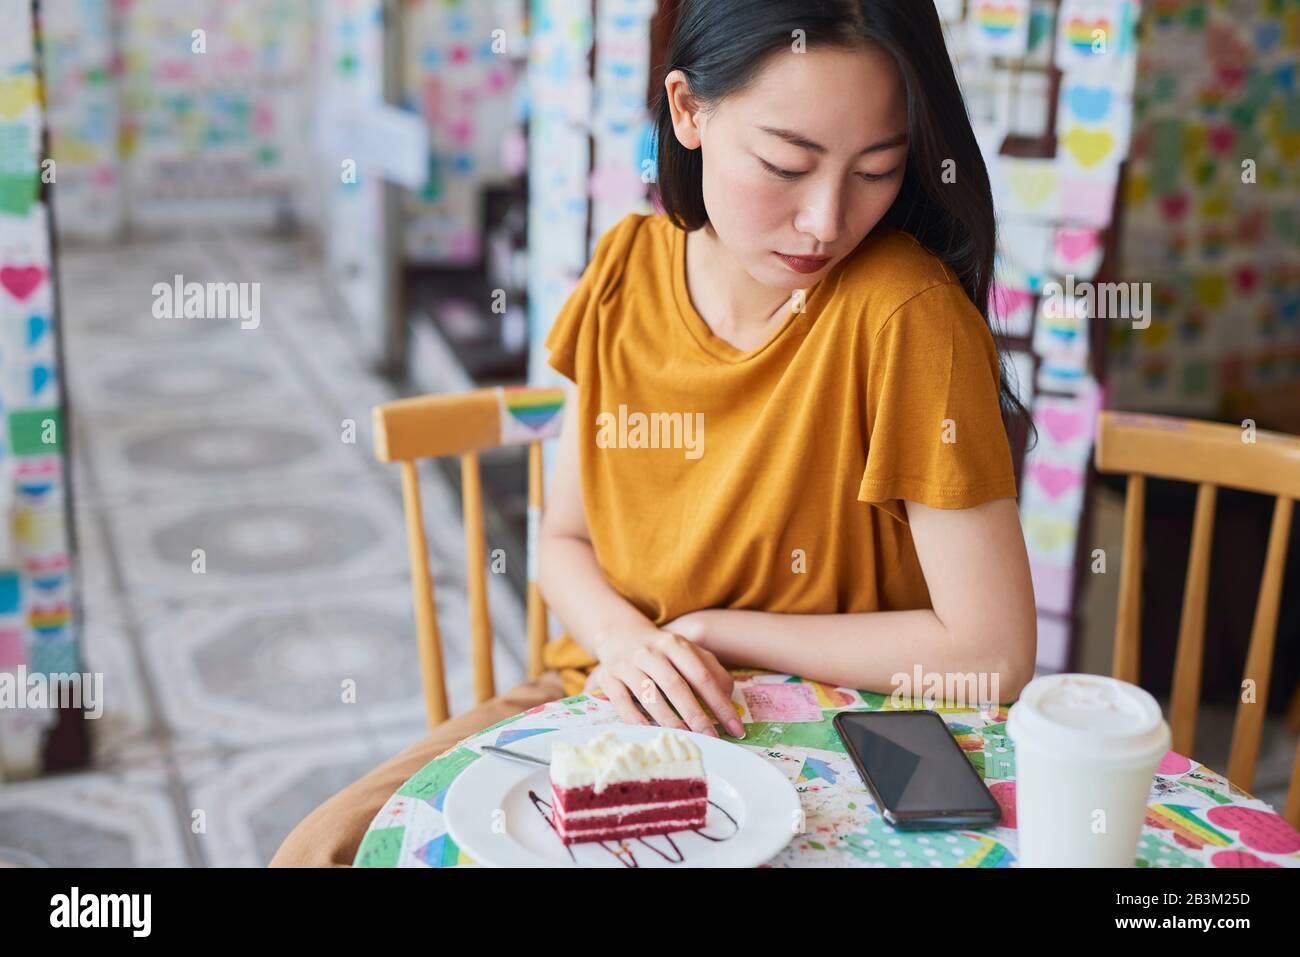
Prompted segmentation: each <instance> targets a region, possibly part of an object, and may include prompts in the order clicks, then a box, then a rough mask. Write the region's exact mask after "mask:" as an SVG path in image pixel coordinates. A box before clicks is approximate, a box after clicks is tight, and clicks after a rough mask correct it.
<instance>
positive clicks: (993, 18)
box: [975, 2, 1025, 37]
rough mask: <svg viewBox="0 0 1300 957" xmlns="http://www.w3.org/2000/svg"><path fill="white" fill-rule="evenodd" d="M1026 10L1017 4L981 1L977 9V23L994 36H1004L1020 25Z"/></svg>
mask: <svg viewBox="0 0 1300 957" xmlns="http://www.w3.org/2000/svg"><path fill="white" fill-rule="evenodd" d="M1024 15H1025V11H1024V9H1023V8H1021V7H1018V6H1016V5H1015V4H1010V3H1008V4H1000V3H996V2H994V3H981V4H980V5H979V6H978V7H976V9H975V24H976V26H978V27H979V28H980V29H981V30H982V31H984V32H985V33H987V34H988V35H989V36H992V37H1004V36H1007V35H1008V34H1010V33H1011V31H1013V30H1015V29H1016V28H1017V27H1018V26H1020V21H1021V20H1023V19H1024Z"/></svg>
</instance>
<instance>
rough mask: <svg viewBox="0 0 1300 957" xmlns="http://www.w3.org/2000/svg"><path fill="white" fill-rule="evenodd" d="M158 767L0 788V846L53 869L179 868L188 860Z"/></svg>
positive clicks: (170, 794) (163, 775)
mask: <svg viewBox="0 0 1300 957" xmlns="http://www.w3.org/2000/svg"><path fill="white" fill-rule="evenodd" d="M177 813H178V812H177V806H176V803H175V801H174V799H173V792H172V789H171V788H170V786H169V781H168V775H167V774H166V772H165V771H163V770H160V769H154V768H149V769H142V768H133V769H130V770H126V771H118V772H95V771H92V772H85V773H76V774H66V775H56V776H53V777H49V778H44V779H40V780H35V781H24V782H17V783H8V784H6V785H5V786H4V787H3V788H0V847H15V848H18V849H19V850H22V851H26V852H27V853H29V854H32V855H34V856H36V857H37V858H39V859H40V860H42V861H44V862H45V863H47V864H49V865H51V866H53V867H148V866H164V867H165V866H177V865H180V864H184V863H186V861H187V857H186V850H185V844H184V841H183V839H182V837H181V833H182V832H181V829H180V818H178V816H177Z"/></svg>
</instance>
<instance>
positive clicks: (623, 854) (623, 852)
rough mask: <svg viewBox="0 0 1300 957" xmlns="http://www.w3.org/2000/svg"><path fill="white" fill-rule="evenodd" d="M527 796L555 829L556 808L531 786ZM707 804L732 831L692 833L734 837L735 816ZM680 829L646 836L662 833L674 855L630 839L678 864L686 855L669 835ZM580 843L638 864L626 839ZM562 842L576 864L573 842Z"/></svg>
mask: <svg viewBox="0 0 1300 957" xmlns="http://www.w3.org/2000/svg"><path fill="white" fill-rule="evenodd" d="M528 800H529V801H531V802H532V803H533V807H534V808H536V809H537V813H538V814H540V815H541V816H542V820H544V821H545V822H546V825H547V827H549V828H550V829H551V830H552V831H554V830H556V827H555V809H554V807H552V805H551V803H550V802H549V801H547V800H545V799H544V798H542V797H541V795H539V794H538V793H537V792H536V791H534V790H532V789H531V788H530V789H529V791H528ZM709 804H710V805H711V806H713V807H716V808H717V809H718V811H719V812H720V813H721V814H722V816H723V817H725V818H726V819H727V820H728V821H730V822H731V833H730V834H706V833H705V832H704V831H702V830H701V829H699V828H697V827H693V828H690V829H689V830H691V831H692V832H694V833H695V834H698V835H699V836H700V837H702V838H704V839H705V840H706V841H712V842H713V843H715V844H717V843H720V842H722V841H726V840H730V839H731V838H733V837H735V836H736V833H737V832H738V831H739V830H740V825H739V824H737V823H736V819H735V818H734V817H732V816H731V815H730V814H728V813H727V812H726V810H725V809H723V808H722V807H721V806H720V805H718V804H716V803H714V802H713V801H710V802H709ZM680 833H682V832H681V831H672V832H666V833H664V834H650V835H647V837H662V838H663V839H664V840H666V841H667V842H668V844H669V846H670V847H671V848H672V852H673V855H675V856H671V857H670V856H669V855H668V854H667V853H665V852H664V851H663V850H661V849H660V848H657V847H655V846H654V845H653V844H651V843H649V842H648V841H647V840H646V838H644V837H634V838H632V840H634V841H636V842H638V843H640V844H643V845H645V846H646V847H648V848H649V849H650V850H652V851H654V852H655V853H656V854H658V855H659V856H660V857H661V858H663V859H664V860H665V861H667V862H668V863H669V864H680V863H682V861H684V860H686V855H685V854H684V853H683V851H682V849H681V848H680V847H678V846H677V842H676V841H674V840H673V838H672V835H673V834H680ZM561 843H563V842H561ZM579 843H587V844H599V845H600V846H601V849H602V850H604V851H605V852H606V853H607V854H612V855H613V856H614V858H615V859H616V860H617V861H618V862H619V863H620V864H622V865H623V866H624V867H640V866H641V865H640V864H639V863H638V862H637V859H636V854H635V853H633V851H632V848H630V847H628V846H627V843H626V842H625V841H618V842H611V841H583V842H579ZM611 843H613V844H615V847H616V848H617V850H616V849H615V847H610V844H611ZM563 846H564V849H565V850H566V851H568V852H569V860H571V861H573V862H574V863H575V864H576V863H577V862H578V861H577V858H575V857H574V856H573V845H572V844H564V845H563Z"/></svg>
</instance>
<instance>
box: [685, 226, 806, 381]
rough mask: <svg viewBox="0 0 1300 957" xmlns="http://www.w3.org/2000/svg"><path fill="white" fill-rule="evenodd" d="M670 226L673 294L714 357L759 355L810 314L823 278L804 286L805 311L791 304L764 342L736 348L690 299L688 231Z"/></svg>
mask: <svg viewBox="0 0 1300 957" xmlns="http://www.w3.org/2000/svg"><path fill="white" fill-rule="evenodd" d="M670 229H671V233H672V236H671V239H670V242H669V249H670V252H671V256H672V264H673V267H672V272H673V278H672V284H673V298H674V299H675V300H676V306H677V309H676V312H677V316H678V318H679V319H680V320H681V322H682V324H683V325H684V326H685V327H686V331H687V332H688V333H689V334H690V336H691V338H692V339H694V340H695V342H696V344H697V345H699V347H700V348H701V349H703V350H704V351H705V352H707V353H708V354H709V355H711V356H712V357H713V358H715V359H719V360H721V361H723V362H730V363H733V364H737V363H742V362H747V361H749V360H751V359H756V358H758V357H759V356H760V355H762V354H763V353H765V352H767V351H768V350H769V349H771V348H772V347H773V346H775V345H776V344H777V343H778V342H780V341H781V340H782V339H784V338H785V336H786V334H787V333H788V332H789V331H790V328H791V327H792V326H793V325H795V323H796V320H798V319H799V318H800V317H801V316H804V317H806V316H808V315H809V314H810V312H811V310H810V309H809V301H810V300H811V298H812V293H813V292H814V291H815V290H816V289H817V288H818V287H819V286H820V284H821V280H818V281H817V282H816V283H814V284H813V285H811V286H809V287H808V289H806V290H805V296H804V309H803V312H800V311H798V310H797V309H795V308H794V306H793V305H791V307H790V309H789V312H788V313H787V314H786V317H785V320H784V321H783V322H782V323H781V325H780V326H778V327H777V328H776V329H775V330H774V331H773V332H772V334H771V335H770V336H768V337H767V339H766V340H765V341H764V342H763V343H762V345H759V346H757V347H755V348H754V349H751V350H750V351H748V352H746V351H744V350H742V349H738V348H736V347H735V346H733V345H732V344H731V343H730V342H728V341H727V340H726V339H723V338H722V337H721V336H718V335H715V334H714V332H713V330H712V329H711V328H709V324H708V323H707V322H705V321H704V317H703V316H701V315H700V314H699V313H698V312H697V311H696V309H695V304H694V303H693V302H691V295H690V291H689V290H688V289H687V286H686V231H685V230H683V229H680V228H678V227H677V226H675V225H672V224H670ZM823 278H824V277H823Z"/></svg>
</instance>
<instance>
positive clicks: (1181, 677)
mask: <svg viewBox="0 0 1300 957" xmlns="http://www.w3.org/2000/svg"><path fill="white" fill-rule="evenodd" d="M1217 497H1218V489H1217V488H1215V486H1213V485H1211V484H1210V483H1209V482H1202V483H1201V485H1200V488H1198V489H1197V490H1196V518H1195V519H1194V520H1193V521H1192V551H1191V556H1190V557H1189V558H1188V560H1187V582H1186V584H1185V585H1184V587H1183V613H1182V617H1181V619H1180V625H1179V629H1178V650H1177V652H1176V656H1175V659H1174V684H1173V690H1172V692H1171V694H1170V698H1169V725H1170V729H1171V731H1172V733H1173V749H1174V750H1175V751H1177V752H1178V753H1179V754H1191V753H1192V750H1193V748H1194V746H1195V744H1196V710H1197V708H1198V707H1199V706H1200V703H1201V673H1202V667H1203V664H1204V661H1205V603H1206V596H1207V595H1208V594H1209V590H1210V549H1211V545H1212V544H1213V538H1214V505H1215V502H1216V501H1217Z"/></svg>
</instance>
